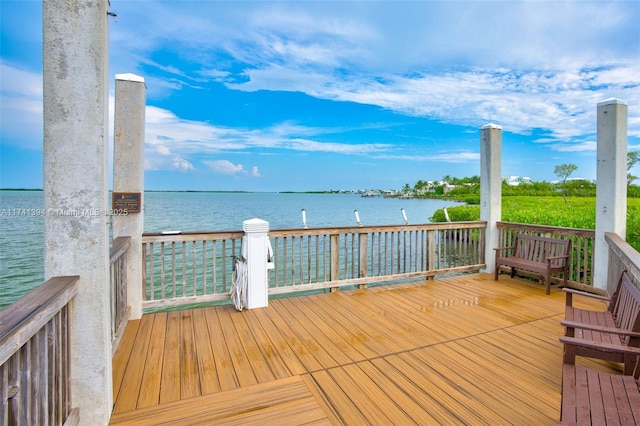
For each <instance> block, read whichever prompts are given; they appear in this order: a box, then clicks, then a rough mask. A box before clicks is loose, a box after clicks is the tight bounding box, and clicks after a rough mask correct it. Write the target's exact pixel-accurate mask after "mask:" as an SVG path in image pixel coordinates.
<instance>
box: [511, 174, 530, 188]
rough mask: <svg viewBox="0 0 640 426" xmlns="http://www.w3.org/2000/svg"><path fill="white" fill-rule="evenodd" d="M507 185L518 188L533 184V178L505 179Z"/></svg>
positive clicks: (514, 177) (512, 177)
mask: <svg viewBox="0 0 640 426" xmlns="http://www.w3.org/2000/svg"><path fill="white" fill-rule="evenodd" d="M505 181H506V182H507V185H511V186H518V185H522V184H527V183H531V178H530V177H527V176H509V177H508V178H505Z"/></svg>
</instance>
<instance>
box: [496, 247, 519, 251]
mask: <svg viewBox="0 0 640 426" xmlns="http://www.w3.org/2000/svg"><path fill="white" fill-rule="evenodd" d="M514 248H515V247H495V248H494V250H495V251H501V250H513V249H514Z"/></svg>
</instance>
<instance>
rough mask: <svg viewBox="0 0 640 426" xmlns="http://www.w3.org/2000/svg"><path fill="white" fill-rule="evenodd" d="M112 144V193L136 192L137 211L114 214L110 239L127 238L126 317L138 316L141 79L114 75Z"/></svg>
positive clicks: (141, 224) (142, 125) (143, 92)
mask: <svg viewBox="0 0 640 426" xmlns="http://www.w3.org/2000/svg"><path fill="white" fill-rule="evenodd" d="M115 93H116V94H115V112H114V127H115V129H114V143H113V157H114V158H113V192H128V193H137V194H140V209H141V210H140V213H127V214H126V215H122V214H118V213H116V214H115V215H114V217H113V238H117V237H131V245H130V246H129V250H128V251H127V259H126V263H127V285H128V288H127V304H128V305H129V309H130V312H129V314H130V316H129V319H139V318H140V317H142V290H141V286H142V233H143V231H144V214H143V212H142V207H143V205H144V135H145V133H144V129H145V121H144V120H145V104H146V86H145V84H144V78H142V77H139V76H137V75H133V74H118V75H116V91H115Z"/></svg>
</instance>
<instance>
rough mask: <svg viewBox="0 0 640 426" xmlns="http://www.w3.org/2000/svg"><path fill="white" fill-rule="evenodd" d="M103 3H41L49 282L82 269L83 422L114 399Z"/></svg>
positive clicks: (104, 419) (75, 378) (101, 413)
mask: <svg viewBox="0 0 640 426" xmlns="http://www.w3.org/2000/svg"><path fill="white" fill-rule="evenodd" d="M107 11H108V1H107V0H100V1H92V2H84V1H78V0H55V1H53V0H45V1H44V2H43V80H44V81H43V83H44V84H43V89H44V90H43V104H44V174H43V176H44V179H43V188H44V206H45V208H46V209H47V215H46V217H45V261H44V266H45V279H48V278H51V277H53V276H59V275H79V276H80V280H79V294H78V295H77V297H76V298H75V300H74V301H73V302H72V304H71V309H70V322H71V326H70V337H71V359H70V364H71V399H72V405H73V406H74V407H78V408H79V410H80V424H83V425H106V424H108V422H109V417H110V415H111V409H112V405H113V395H112V365H111V355H112V354H111V335H110V303H109V297H110V291H109V234H108V224H107V220H108V217H107V213H108V212H107V209H108V204H107V200H108V188H107V141H108V77H107V75H108V40H109V36H108V19H109V18H108V16H107Z"/></svg>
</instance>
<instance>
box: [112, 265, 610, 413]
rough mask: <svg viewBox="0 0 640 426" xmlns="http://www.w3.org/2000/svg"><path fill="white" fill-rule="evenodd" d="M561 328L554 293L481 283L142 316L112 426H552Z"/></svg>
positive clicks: (120, 354)
mask: <svg viewBox="0 0 640 426" xmlns="http://www.w3.org/2000/svg"><path fill="white" fill-rule="evenodd" d="M589 306H590V307H591V308H592V309H598V308H600V309H603V308H604V305H599V304H596V305H593V304H592V305H589ZM563 317H564V294H563V292H562V291H561V290H559V289H552V292H551V295H549V296H545V295H544V288H543V287H542V286H541V285H538V284H535V283H532V284H530V283H528V282H526V281H524V280H521V279H510V278H509V277H507V276H504V275H503V276H501V277H500V281H498V282H495V281H494V280H493V276H492V275H490V274H472V275H464V276H457V277H448V278H438V279H436V280H432V281H421V282H416V283H411V284H402V285H394V286H385V287H371V288H369V289H366V290H353V291H340V292H336V293H327V294H317V295H311V296H299V297H291V298H286V299H272V300H270V301H269V307H268V308H263V309H255V310H250V311H243V312H236V311H235V310H234V308H233V306H230V305H227V306H219V307H208V308H201V309H190V310H182V311H175V312H165V313H156V314H150V315H145V316H143V318H142V319H141V320H138V321H132V322H130V323H129V324H128V325H127V329H126V332H125V335H124V337H123V340H122V343H121V345H120V348H119V349H118V351H117V353H116V355H115V357H114V399H115V404H114V409H113V415H112V419H111V424H113V425H116V424H145V425H152V424H161V423H162V424H168V423H172V422H175V423H180V424H243V425H245V424H279V425H284V424H291V425H294V424H295V425H299V424H357V425H360V424H402V425H404V424H436V423H439V424H465V423H466V424H519V425H524V424H551V423H554V422H557V421H558V420H559V416H560V400H561V395H560V387H561V366H562V345H561V344H560V342H559V341H558V337H559V336H560V335H562V334H563V328H562V327H561V326H560V321H561V320H562V319H563ZM579 363H581V364H583V365H588V364H589V363H599V361H586V360H579ZM604 367H605V368H609V369H612V370H614V369H615V370H618V371H619V369H618V366H617V365H613V364H604ZM600 368H602V364H601V367H600Z"/></svg>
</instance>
